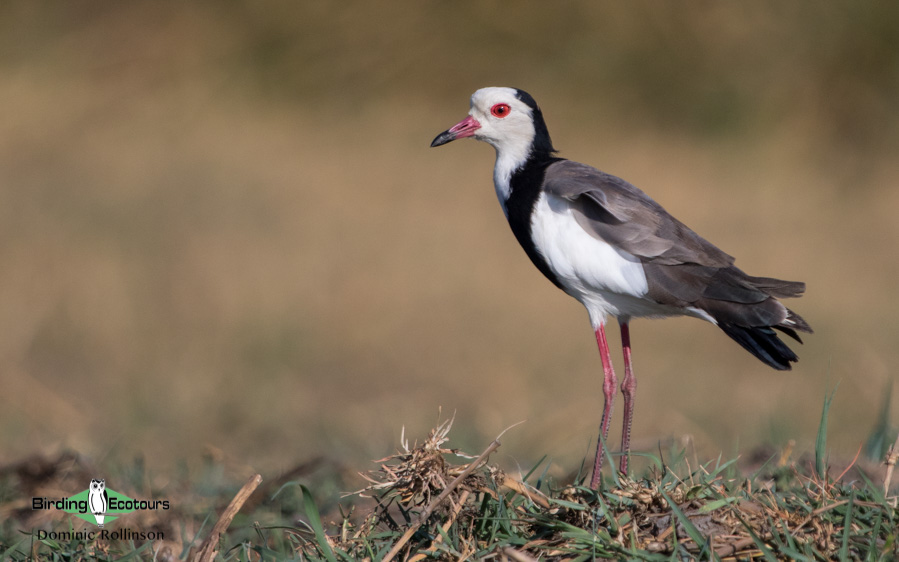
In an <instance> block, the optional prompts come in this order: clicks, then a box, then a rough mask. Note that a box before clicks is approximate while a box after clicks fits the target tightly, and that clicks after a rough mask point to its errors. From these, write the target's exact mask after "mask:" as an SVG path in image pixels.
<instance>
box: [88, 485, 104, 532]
mask: <svg viewBox="0 0 899 562" xmlns="http://www.w3.org/2000/svg"><path fill="white" fill-rule="evenodd" d="M88 502H89V503H90V506H91V513H93V514H94V519H96V520H97V526H98V527H100V528H101V529H102V528H103V521H104V520H105V519H106V511H107V510H108V509H109V494H108V493H107V492H106V480H100V479H97V478H92V479H91V485H90V492H88Z"/></svg>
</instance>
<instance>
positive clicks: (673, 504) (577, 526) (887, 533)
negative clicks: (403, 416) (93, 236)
mask: <svg viewBox="0 0 899 562" xmlns="http://www.w3.org/2000/svg"><path fill="white" fill-rule="evenodd" d="M831 399H832V395H831V396H829V397H827V398H826V400H825V403H824V408H823V410H822V423H821V425H820V427H819V436H818V437H819V438H818V439H817V440H816V450H815V459H816V462H815V463H812V462H807V463H803V462H801V461H796V460H792V459H791V455H790V453H789V452H783V453H779V454H777V455H775V456H773V457H771V458H770V459H769V460H768V462H766V463H764V464H763V465H762V466H761V467H759V468H758V469H757V470H755V471H754V472H753V473H751V474H740V473H739V472H738V471H737V464H738V462H737V461H738V459H732V460H729V461H722V459H720V458H719V459H717V460H714V461H710V462H706V463H703V464H701V465H699V466H694V465H692V464H691V463H690V461H689V455H688V454H687V453H686V451H676V452H675V453H674V454H672V455H667V458H666V455H663V454H662V453H661V452H660V453H659V454H657V455H653V454H649V455H647V454H645V453H644V455H645V456H647V457H648V458H649V459H650V460H651V465H650V469H649V470H648V471H647V473H646V474H645V475H644V476H642V477H640V478H636V477H631V476H625V475H623V474H618V475H615V474H612V475H610V476H608V477H606V479H605V481H604V482H603V484H602V486H601V487H600V489H599V490H592V489H590V488H588V487H587V486H585V484H584V482H585V480H586V478H587V477H588V476H589V474H587V473H586V472H585V471H583V470H582V471H581V473H580V474H578V475H576V476H575V477H574V478H573V480H572V481H571V482H559V481H554V480H551V479H548V478H547V477H546V474H547V466H546V464H547V463H546V461H545V460H541V462H539V463H537V464H536V465H535V466H533V467H532V468H531V470H530V471H529V472H527V473H526V474H523V475H521V476H520V478H516V477H514V476H512V475H510V474H507V473H505V472H504V471H503V470H501V469H500V468H498V467H497V466H496V465H494V464H491V463H490V462H489V456H490V455H491V454H492V453H493V452H495V451H496V449H497V448H498V447H500V445H501V441H500V437H498V438H497V439H496V440H494V441H493V442H492V443H491V444H490V446H488V447H487V448H486V449H485V450H484V451H483V453H482V454H481V455H480V456H477V457H475V456H474V455H469V454H466V453H463V452H461V451H459V450H457V449H452V448H449V447H448V446H447V444H448V441H449V432H450V429H451V427H452V420H447V421H444V422H443V423H441V424H439V425H438V427H436V428H435V429H433V430H432V431H431V432H430V433H429V434H428V436H427V437H426V438H425V439H424V440H423V441H422V442H421V443H420V444H418V443H415V444H411V445H410V443H409V442H408V441H406V440H404V441H403V443H402V447H401V450H399V451H398V452H396V453H395V454H393V455H390V456H388V457H386V458H384V459H381V460H380V461H377V468H376V469H375V470H372V471H369V472H367V473H365V474H363V475H362V476H363V477H364V478H365V479H366V481H367V486H366V487H365V488H363V489H362V490H359V491H357V492H355V493H353V494H344V497H343V498H342V500H340V501H337V500H335V499H334V498H335V496H336V493H335V486H336V487H340V486H344V485H345V483H344V482H343V481H342V480H341V476H340V475H341V470H340V469H339V467H334V466H329V467H325V470H320V469H321V468H322V465H321V461H319V462H317V463H313V464H311V465H306V466H304V467H298V468H297V469H295V470H294V471H291V472H289V473H287V474H285V475H282V477H280V478H276V479H273V480H271V481H270V482H267V483H266V484H265V485H263V486H262V487H260V488H258V489H257V488H256V486H257V485H258V484H259V482H258V477H255V476H254V477H253V478H251V480H250V482H248V484H247V485H245V486H244V487H243V488H242V489H241V490H240V491H239V492H238V493H237V496H235V497H234V499H233V500H231V498H232V496H234V494H235V484H234V477H230V478H229V477H226V476H225V471H224V469H223V467H222V466H221V464H219V463H218V462H216V461H214V460H212V459H209V460H208V461H207V463H206V464H205V465H204V466H203V467H202V469H201V470H200V471H199V472H198V473H197V474H195V475H193V483H192V484H190V483H187V482H185V483H182V484H180V485H177V486H176V485H171V484H170V485H169V486H166V487H164V489H161V490H154V489H152V488H153V487H152V486H150V489H147V490H146V493H147V495H148V496H150V497H157V498H158V497H160V496H163V497H170V498H172V503H173V504H174V507H173V510H172V512H171V513H166V514H165V515H163V516H160V515H159V514H150V515H146V514H141V515H135V514H130V515H128V516H127V517H128V518H129V519H128V523H121V524H119V525H114V526H113V528H117V529H121V528H122V527H124V526H126V525H127V527H130V528H133V529H140V530H142V531H150V530H154V531H156V532H157V533H164V534H165V540H158V541H155V542H154V541H135V540H103V539H102V538H96V537H91V538H86V537H85V536H83V533H82V536H79V535H71V533H72V532H74V531H78V530H80V531H85V530H96V528H95V527H93V526H90V525H88V526H82V527H81V528H79V529H76V528H75V527H74V523H73V522H74V521H80V520H76V519H74V518H72V517H67V516H64V517H61V518H56V519H55V520H52V521H51V520H43V521H39V520H36V519H35V515H34V514H33V512H31V513H29V510H27V509H25V508H24V507H23V506H24V505H27V503H28V498H27V496H28V495H29V494H30V493H32V492H33V489H29V487H28V482H29V481H28V476H27V475H28V474H29V470H31V471H32V472H33V471H34V470H36V469H39V468H40V469H43V472H44V473H45V474H44V480H45V484H46V481H49V482H54V481H55V480H54V479H55V478H57V477H59V478H61V479H63V480H64V479H66V478H71V477H72V476H73V475H76V474H77V475H78V476H79V477H80V474H79V473H80V472H82V471H84V470H88V469H90V467H87V466H85V465H83V463H81V462H80V461H79V460H78V459H77V457H76V458H61V459H57V460H56V461H55V462H49V463H47V464H46V465H44V466H42V467H41V466H38V465H39V463H38V462H37V461H36V460H35V459H31V460H30V461H27V462H25V463H20V464H19V465H16V466H12V467H7V468H6V469H4V470H3V471H2V478H3V479H2V485H3V488H2V490H3V493H2V496H0V498H2V503H0V510H2V513H3V514H4V515H5V517H4V520H5V522H4V523H3V524H2V534H0V556H2V558H3V559H5V560H6V559H8V560H27V559H42V560H44V559H46V560H87V559H101V560H112V559H116V560H124V559H133V560H179V559H181V560H183V559H198V560H204V559H208V560H213V559H215V560H282V559H284V560H287V559H291V560H327V561H331V562H333V561H338V560H362V559H367V560H379V561H389V560H409V561H414V560H424V559H441V560H462V559H468V560H482V559H495V560H512V561H527V560H537V559H539V560H592V559H596V558H606V559H622V558H627V559H633V560H659V561H662V560H672V559H673V560H735V559H744V560H745V559H764V560H785V559H790V560H892V559H895V557H896V556H899V511H897V506H896V503H897V497H896V496H895V495H893V496H888V495H887V493H888V490H889V484H890V479H891V477H892V476H891V473H889V472H888V473H887V476H886V477H885V481H884V482H879V483H875V482H872V481H871V480H870V479H869V478H868V477H867V476H865V475H864V473H862V472H858V475H859V476H858V477H857V478H853V479H851V480H849V479H848V478H846V475H847V474H848V473H849V469H848V468H847V470H844V471H843V472H842V473H841V474H840V475H838V476H836V477H834V476H833V475H832V474H830V472H829V470H828V467H827V466H826V465H823V468H822V465H821V464H819V463H818V462H817V461H818V460H820V459H824V458H825V457H826V451H825V450H824V447H825V443H826V440H825V438H824V435H825V434H826V419H827V413H828V410H829V406H830V400H831ZM897 457H899V454H897V453H895V452H891V455H890V456H889V457H888V460H889V459H891V462H892V463H893V464H895V462H896V458H897ZM850 468H851V467H850ZM48 475H49V476H48ZM117 477H118V478H119V480H118V482H121V483H122V484H125V482H126V481H128V480H130V481H128V482H127V484H128V485H130V486H133V487H135V486H139V485H141V484H142V483H143V485H146V482H147V475H146V474H144V473H143V472H142V470H141V469H140V466H139V465H135V466H133V467H130V468H129V469H126V470H123V471H122V473H121V474H118V475H117ZM185 478H186V479H187V480H188V481H190V480H191V477H189V476H187V475H185ZM57 483H59V482H57ZM137 497H140V495H137ZM175 498H177V499H175ZM229 500H231V501H230V506H229V507H228V508H227V509H226V508H224V507H223V506H224V505H225V504H226V503H228V502H229ZM228 510H230V514H228V515H225V516H221V515H222V513H223V512H227V511H228ZM238 512H239V513H238ZM322 513H325V514H326V515H324V516H323V515H322ZM235 514H236V517H234V516H235ZM220 516H221V517H220ZM230 517H234V519H233V521H232V520H231V519H230ZM123 521H124V519H123ZM29 525H31V528H29ZM38 530H44V531H52V532H54V533H56V534H55V535H50V536H49V538H48V537H47V535H46V534H45V535H43V536H41V535H39V534H38ZM66 532H69V533H70V534H69V535H66V534H65V533H66ZM220 535H221V537H220V538H219V536H220ZM210 537H211V538H210ZM204 540H205V541H206V543H207V544H210V545H212V546H211V547H207V546H206V545H204V547H205V548H206V550H209V549H210V548H211V549H212V550H217V553H215V552H212V553H211V554H210V555H209V557H208V558H203V557H202V556H201V555H200V553H201V552H202V551H203V549H204V547H201V543H203V542H204Z"/></svg>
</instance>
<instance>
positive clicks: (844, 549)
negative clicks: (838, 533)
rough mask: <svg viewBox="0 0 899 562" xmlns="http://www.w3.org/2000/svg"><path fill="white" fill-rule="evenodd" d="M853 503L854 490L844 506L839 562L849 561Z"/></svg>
mask: <svg viewBox="0 0 899 562" xmlns="http://www.w3.org/2000/svg"><path fill="white" fill-rule="evenodd" d="M854 503H855V490H853V491H852V493H851V494H850V495H849V504H848V505H846V516H845V517H844V518H843V537H842V542H841V543H840V560H849V535H850V534H851V531H852V505H853V504H854Z"/></svg>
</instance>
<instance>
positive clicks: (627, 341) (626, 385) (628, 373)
mask: <svg viewBox="0 0 899 562" xmlns="http://www.w3.org/2000/svg"><path fill="white" fill-rule="evenodd" d="M621 348H622V350H623V351H624V380H623V381H621V393H622V394H623V395H624V426H623V427H622V430H621V452H622V453H623V455H622V457H621V464H620V465H619V468H620V469H621V472H623V473H624V474H627V460H628V456H630V453H631V423H632V422H633V419H634V395H635V394H636V391H637V379H636V378H634V368H633V365H632V364H631V334H630V329H629V328H628V327H627V322H626V321H625V322H621Z"/></svg>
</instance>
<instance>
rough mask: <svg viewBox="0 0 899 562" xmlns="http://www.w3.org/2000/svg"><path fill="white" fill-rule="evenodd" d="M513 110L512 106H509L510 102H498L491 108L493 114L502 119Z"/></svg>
mask: <svg viewBox="0 0 899 562" xmlns="http://www.w3.org/2000/svg"><path fill="white" fill-rule="evenodd" d="M511 111H512V108H511V107H509V104H507V103H498V104H496V105H494V106H493V107H491V108H490V113H491V115H493V116H494V117H499V118H500V119H502V118H504V117H506V116H507V115H509V113H511Z"/></svg>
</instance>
